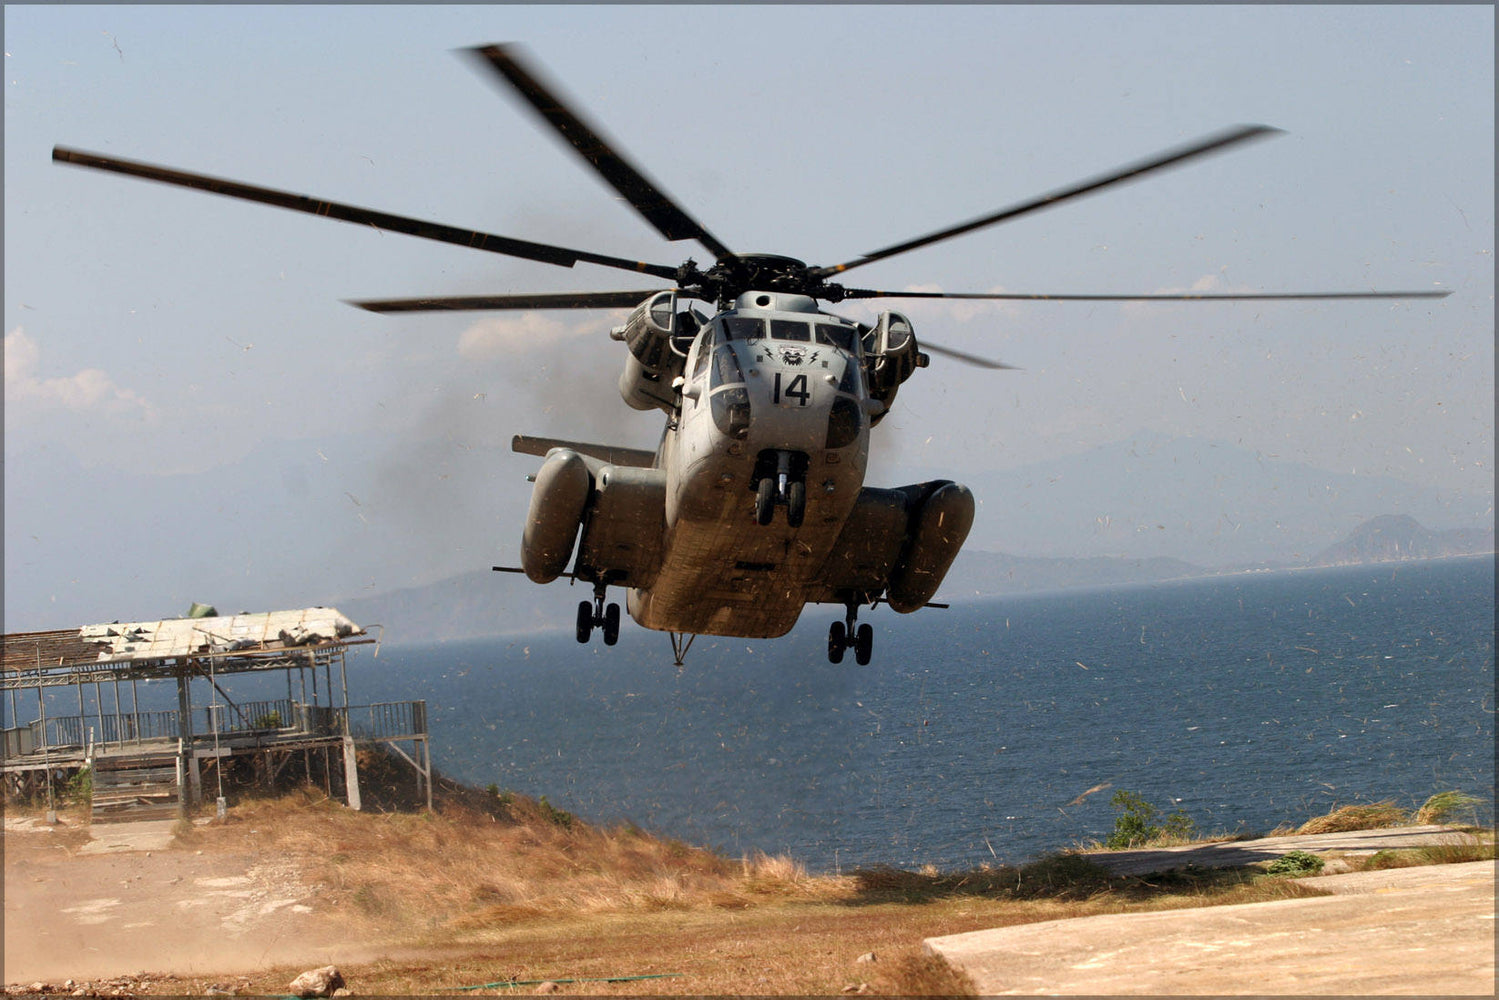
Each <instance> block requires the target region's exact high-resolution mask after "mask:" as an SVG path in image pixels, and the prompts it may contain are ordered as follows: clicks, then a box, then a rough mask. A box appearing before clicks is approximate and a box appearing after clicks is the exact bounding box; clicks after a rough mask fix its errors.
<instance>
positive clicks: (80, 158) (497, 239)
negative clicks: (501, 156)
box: [52, 146, 677, 279]
mask: <svg viewBox="0 0 1499 1000" xmlns="http://www.w3.org/2000/svg"><path fill="white" fill-rule="evenodd" d="M52 159H54V160H56V161H57V162H59V163H71V164H73V165H74V166H79V167H90V168H92V169H94V170H108V171H112V172H113V173H117V174H125V175H127V176H130V177H139V178H142V179H144V180H148V181H159V182H160V183H163V184H175V185H177V186H178V187H185V188H192V189H194V190H197V191H206V192H208V193H209V194H219V195H224V196H225V197H227V198H238V199H241V200H243V201H253V202H258V203H260V204H262V205H272V206H274V207H276V208H285V209H290V210H291V211H293V212H304V213H306V214H308V215H321V216H325V217H327V218H330V219H338V220H339V221H340V222H352V223H356V224H358V225H364V226H373V227H374V228H376V229H380V230H389V231H391V232H396V233H405V234H406V235H408V236H419V237H421V238H422V239H428V240H436V241H437V242H439V243H451V244H454V245H456V246H461V247H472V248H473V249H475V250H486V251H488V252H490V253H497V254H503V255H505V256H507V257H520V258H523V259H525V260H537V261H541V262H542V263H544V264H556V265H557V266H559V267H572V266H573V265H574V264H576V263H577V262H579V261H583V262H585V263H588V264H599V265H602V266H604V267H613V268H619V269H620V270H625V271H636V272H640V273H642V274H652V275H655V276H656V277H658V278H667V279H675V278H676V276H677V269H676V268H674V267H668V266H666V265H665V264H647V263H644V262H642V261H634V260H625V259H624V258H622V257H610V256H607V255H605V254H597V253H591V252H589V251H587V250H569V249H567V248H566V247H559V246H552V245H550V244H547V243H532V242H530V241H529V240H517V239H513V238H511V237H508V236H496V235H494V234H493V233H481V232H475V231H473V230H468V229H459V228H457V227H456V226H447V225H443V224H442V223H438V222H426V221H423V220H421V219H412V218H407V217H406V216H403V215H392V214H390V213H388V212H377V211H375V210H374V209H369V208H360V207H358V206H356V205H343V204H340V203H338V202H336V201H322V200H320V199H317V198H310V197H308V196H307V195H303V194H292V193H290V192H286V191H277V190H274V189H272V188H264V187H257V186H255V185H252V184H243V183H240V182H239V181H231V180H225V179H224V178H221V177H210V176H208V175H207V174H195V173H189V172H188V171H185V170H173V169H171V168H169V167H161V166H157V165H155V164H151V163H142V162H140V161H138V160H126V159H123V158H121V157H117V156H105V155H103V154H102V153H89V152H85V151H83V150H79V149H68V148H67V147H65V146H54V147H53V148H52Z"/></svg>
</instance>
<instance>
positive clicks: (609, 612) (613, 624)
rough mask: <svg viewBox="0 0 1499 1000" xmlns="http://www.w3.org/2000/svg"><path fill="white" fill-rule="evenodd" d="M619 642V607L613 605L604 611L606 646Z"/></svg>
mask: <svg viewBox="0 0 1499 1000" xmlns="http://www.w3.org/2000/svg"><path fill="white" fill-rule="evenodd" d="M616 642H619V605H618V604H611V605H609V607H608V608H606V609H605V610H604V645H606V646H612V645H614V644H615V643H616Z"/></svg>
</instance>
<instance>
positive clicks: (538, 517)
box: [52, 45, 1447, 664]
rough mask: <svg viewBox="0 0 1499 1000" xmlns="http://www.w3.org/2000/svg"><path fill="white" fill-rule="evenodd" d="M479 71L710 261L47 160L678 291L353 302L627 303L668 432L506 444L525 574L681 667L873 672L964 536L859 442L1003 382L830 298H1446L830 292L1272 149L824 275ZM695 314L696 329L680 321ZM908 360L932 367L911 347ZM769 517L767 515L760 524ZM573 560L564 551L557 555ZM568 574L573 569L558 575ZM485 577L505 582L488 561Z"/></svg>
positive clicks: (956, 512) (536, 87)
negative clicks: (953, 375) (812, 612)
mask: <svg viewBox="0 0 1499 1000" xmlns="http://www.w3.org/2000/svg"><path fill="white" fill-rule="evenodd" d="M468 54H469V55H471V56H472V57H473V58H474V60H475V61H476V63H477V64H478V65H479V67H480V68H481V71H482V72H484V73H485V74H488V75H491V76H492V77H493V78H494V79H495V80H496V81H498V82H499V83H501V84H502V85H503V86H504V87H505V88H507V89H509V90H510V91H512V92H513V93H514V94H516V95H518V96H519V97H520V98H521V99H522V100H523V102H524V103H525V104H526V105H529V106H530V108H531V109H533V110H534V111H535V113H536V114H537V115H538V116H539V117H540V119H541V120H542V121H543V122H545V123H546V124H547V125H549V126H550V127H551V128H552V129H554V130H555V131H556V132H557V133H558V135H560V136H561V137H562V139H564V140H565V141H566V142H567V143H568V144H569V145H570V146H571V147H572V148H573V150H574V151H575V152H576V153H577V154H578V155H579V156H580V157H581V158H582V159H583V160H584V162H586V163H587V164H588V165H589V166H591V167H592V168H593V169H594V170H595V171H596V172H597V173H598V174H599V176H600V177H602V178H603V179H604V181H606V182H607V183H608V184H609V185H611V186H612V187H613V188H614V189H615V190H616V191H617V192H619V194H620V195H622V196H623V197H624V199H625V200H626V201H627V202H628V203H629V204H630V205H632V206H633V207H634V208H635V210H636V211H637V212H639V214H640V215H641V216H642V217H643V218H644V219H645V220H646V221H647V222H649V223H650V224H651V225H652V226H654V227H655V229H656V230H657V232H659V233H660V234H661V235H662V236H664V237H665V238H666V239H668V240H672V241H675V240H687V239H690V240H695V241H696V242H697V243H698V244H699V245H701V246H702V247H704V248H706V250H707V251H708V252H709V253H711V254H712V255H713V263H712V264H711V265H710V266H709V267H707V268H706V269H702V268H700V267H699V266H698V264H697V263H696V262H694V261H693V260H691V259H688V260H687V261H686V262H685V263H683V264H681V265H678V266H670V265H662V264H651V263H645V262H641V261H632V260H627V259H623V258H619V257H612V256H608V255H605V254H599V253H594V252H591V251H586V250H573V249H568V248H565V247H560V246H554V245H550V244H544V243H533V242H530V241H527V240H521V239H515V238H512V237H506V236H498V235H494V234H490V233H481V232H474V231H470V230H466V229H460V228H457V227H453V226H447V225H442V224H438V223H433V222H426V221H423V220H420V219H412V218H407V217H403V216H397V215H391V214H389V213H385V212H378V211H374V210H371V209H365V208H358V207H355V206H352V205H344V204H339V203H337V202H330V201H324V200H321V199H314V198H309V197H306V196H303V195H296V194H290V193H287V192H282V191H275V190H271V189H268V188H261V187H255V186H252V185H248V184H242V183H239V182H236V181H230V180H224V179H220V178H215V177H209V176H206V175H202V174H194V173H187V172H183V171H178V170H172V169H169V168H165V167H160V166H155V165H152V164H148V163H141V162H137V161H132V160H125V159H120V158H117V157H112V156H104V155H100V154H96V153H87V152H83V151H79V150H73V149H67V148H64V147H56V148H54V149H53V151H52V158H53V159H54V160H57V161H60V162H64V163H71V164H75V165H78V166H83V167H91V168H95V169H99V170H108V171H113V172H116V173H122V174H127V175H130V176H134V177H139V178H144V179H147V180H154V181H160V182H163V183H167V184H175V185H180V186H182V187H188V188H195V189H197V190H200V191H207V192H211V193H214V194H220V195H225V196H228V197H232V198H240V199H245V200H249V201H255V202H260V203H262V204H267V205H273V206H278V207H281V208H287V209H292V210H294V211H299V212H306V213H310V214H314V215H322V216H327V217H329V218H333V219H339V220H341V221H345V222H353V223H357V224H359V225H364V226H373V227H375V228H376V229H381V230H390V231H393V232H400V233H406V234H409V235H412V236H419V237H423V238H426V239H431V240H437V241H440V242H444V243H453V244H457V245H460V246H467V247H473V248H474V249H478V250H485V251H488V252H490V253H498V254H502V255H505V256H510V257H519V258H523V259H527V260H535V261H540V262H543V263H547V264H554V265H558V266H562V267H572V266H573V265H574V264H577V263H579V262H583V263H589V264H596V265H600V266H603V267H609V268H615V269H619V270H625V271H632V272H636V273H640V274H647V275H651V276H652V277H655V278H659V279H662V280H664V281H668V282H671V283H672V285H671V286H670V287H666V288H652V289H638V290H629V291H604V292H576V293H561V294H557V293H547V294H518V295H481V296H461V297H426V298H406V299H381V300H363V301H355V302H352V303H351V304H353V305H356V306H359V307H360V308H363V309H368V310H370V311H372V312H377V313H397V312H422V311H446V310H492V309H523V310H538V309H622V308H629V307H633V311H632V312H631V313H630V314H629V317H628V318H627V319H626V321H625V322H624V323H623V325H621V326H618V327H615V328H614V329H612V330H611V331H610V336H611V337H612V338H613V339H615V340H618V341H622V342H623V343H624V344H625V347H626V348H627V351H628V353H627V354H626V357H625V361H624V371H623V373H622V374H621V375H620V379H619V389H620V394H621V395H622V396H623V397H624V401H625V402H626V403H627V404H628V405H629V406H631V407H633V408H635V409H637V410H651V409H659V410H661V411H663V412H664V413H665V415H666V426H665V430H664V431H663V434H662V437H661V442H660V445H659V446H658V447H657V449H656V450H655V451H654V452H649V451H644V450H639V449H633V448H620V447H614V446H610V445H603V444H590V443H584V442H574V441H561V440H556V439H551V438H533V437H526V436H517V437H516V438H515V439H514V441H513V443H512V447H513V449H514V450H515V451H517V452H522V453H525V454H532V455H537V456H541V457H543V459H544V461H543V462H542V465H541V467H540V469H539V470H538V471H537V472H536V474H535V476H534V477H533V479H534V482H535V486H534V488H533V490H532V494H531V503H530V510H529V512H528V515H527V519H526V527H525V531H524V534H523V537H522V540H521V571H523V572H524V573H525V574H526V575H527V576H528V577H530V578H531V579H532V580H533V581H535V582H536V583H542V584H544V583H549V582H551V581H553V580H556V579H557V578H559V577H562V576H568V577H570V578H571V579H572V580H574V581H578V582H582V583H585V584H590V585H592V587H593V600H592V601H583V602H581V603H580V604H579V605H578V612H577V622H576V625H577V638H578V641H579V642H587V641H589V638H590V637H591V635H592V633H593V630H594V629H595V628H602V631H603V638H604V642H605V643H606V644H608V645H613V644H614V643H615V642H616V641H617V640H618V638H619V625H620V608H619V605H618V604H615V603H608V604H606V593H607V589H608V588H609V587H611V586H614V587H624V588H626V590H627V599H626V605H627V608H628V610H629V614H630V616H631V617H632V618H633V619H635V621H636V622H638V623H640V624H641V625H643V626H645V627H646V628H650V629H656V630H659V631H665V632H668V633H670V635H671V641H672V649H673V652H674V653H675V656H676V662H677V663H678V664H680V663H681V662H682V657H683V655H685V653H686V651H687V648H688V647H689V646H690V645H691V643H692V640H693V639H694V638H695V637H696V636H698V635H705V634H706V635H721V636H742V637H748V638H772V637H776V636H781V635H784V634H786V633H787V632H788V631H790V629H791V627H792V626H793V625H795V624H796V621H797V619H798V617H799V616H800V615H801V612H802V609H803V607H804V606H805V605H807V604H816V603H829V604H840V605H842V606H843V607H844V609H845V616H844V618H843V620H835V621H834V622H833V623H832V625H831V627H830V629H829V632H828V646H827V648H828V658H829V659H830V660H831V661H832V662H834V663H838V662H841V661H842V659H843V657H844V654H845V652H846V651H847V650H848V649H850V648H852V649H853V651H854V656H855V659H856V660H857V662H858V663H860V664H867V663H868V662H869V660H870V656H871V650H872V648H873V641H874V638H873V630H872V629H871V627H870V626H869V625H868V624H867V623H864V624H859V623H858V622H857V615H858V611H859V609H860V608H862V607H865V606H870V607H874V606H877V605H878V604H880V603H885V604H888V605H890V607H891V608H893V609H894V610H895V611H897V612H902V613H908V612H912V611H916V610H918V609H920V608H923V607H926V606H929V604H930V602H931V600H932V598H933V596H934V595H935V594H936V592H937V588H938V587H939V586H940V585H941V583H942V580H943V577H944V576H945V575H946V573H947V570H948V568H949V567H950V566H951V565H952V562H953V560H954V558H956V556H957V554H958V550H959V549H960V548H961V546H962V544H963V542H964V540H965V539H966V538H967V535H968V530H969V527H970V526H971V524H972V521H973V515H974V500H973V495H972V493H970V492H969V490H968V489H967V488H966V487H964V486H961V485H959V484H957V483H953V482H949V481H946V480H941V481H936V482H927V483H918V484H913V485H908V486H899V487H895V488H879V487H872V486H866V485H864V474H865V469H866V467H867V463H868V458H869V447H870V428H871V427H873V426H874V425H875V424H877V423H879V421H880V420H881V418H882V417H884V415H885V414H887V413H888V412H889V411H890V408H891V406H892V404H893V403H894V401H895V396H896V391H897V390H898V389H899V387H900V386H901V384H902V383H903V382H905V380H906V379H908V378H910V377H911V375H912V374H913V373H914V372H915V371H916V369H918V368H925V367H927V364H928V361H929V357H928V354H927V353H926V352H928V351H929V352H932V353H935V354H940V355H946V356H948V357H951V358H954V359H956V360H958V361H962V362H966V363H972V364H979V365H982V366H985V367H989V368H1008V367H1010V366H1008V365H1004V364H1002V363H1000V362H997V361H989V360H985V359H983V358H978V357H975V356H973V355H970V354H965V353H963V352H959V351H954V350H951V349H948V348H941V347H938V346H936V345H934V344H931V343H926V344H924V345H920V346H919V345H918V343H917V340H916V336H915V333H914V330H913V328H912V325H911V322H910V321H909V320H908V319H907V318H906V317H905V316H903V315H901V314H899V313H895V312H885V313H882V314H880V315H879V317H878V319H877V320H876V322H875V323H874V324H873V325H869V324H864V323H859V322H855V321H852V320H849V319H845V318H843V317H841V316H837V315H834V314H832V313H829V312H825V311H823V310H822V309H821V308H820V307H819V302H829V303H837V302H841V301H844V300H847V299H873V298H911V299H923V298H927V299H929V298H946V299H1011V300H1016V299H1019V300H1027V299H1029V300H1089V301H1130V300H1134V301H1140V300H1186V301H1205V300H1212V299H1219V300H1225V299H1230V300H1231V299H1238V300H1244V299H1261V300H1263V299H1373V298H1438V297H1441V296H1444V295H1446V294H1447V292H1445V291H1419V292H1370V291H1364V292H1290V293H1260V294H1176V295H1173V294H1156V295H1117V294H1105V295H1054V294H1020V293H972V294H968V293H943V292H899V291H879V290H875V289H866V288H848V287H845V286H843V285H840V284H835V283H834V282H832V281H831V280H830V279H832V278H834V277H837V276H839V275H842V274H843V273H845V272H847V271H850V270H853V269H854V268H856V267H860V266H863V265H865V264H869V263H872V262H874V261H878V260H884V259H885V258H888V257H894V256H896V255H897V254H902V253H906V252H909V251H912V250H916V249H918V248H921V247H926V246H930V245H931V244H934V243H937V242H940V241H942V240H946V239H950V238H952V237H956V236H961V235H963V234H966V233H970V232H973V231H975V230H978V229H982V228H985V227H988V226H993V225H997V224H999V223H1001V222H1006V221H1009V220H1011V219H1015V218H1018V217H1020V216H1024V215H1027V214H1030V213H1032V212H1036V211H1039V210H1041V209H1045V208H1051V207H1054V206H1056V205H1059V204H1062V203H1063V202H1066V201H1068V200H1070V199H1072V198H1077V197H1081V196H1084V195H1088V194H1092V193H1094V192H1097V191H1100V190H1102V189H1104V188H1107V187H1109V186H1111V185H1114V184H1120V183H1124V182H1127V181H1132V180H1136V179H1138V178H1140V177H1143V176H1145V175H1147V174H1151V173H1153V172H1156V171H1160V170H1164V169H1167V168H1171V167H1176V166H1180V165H1182V164H1184V163H1186V162H1188V161H1190V160H1193V159H1195V158H1197V157H1202V156H1205V155H1208V154H1212V153H1217V152H1221V151H1224V150H1226V149H1229V148H1230V147H1234V146H1238V145H1240V144H1243V143H1246V142H1249V141H1252V140H1255V139H1259V138H1263V137H1266V136H1269V135H1272V134H1276V133H1278V131H1279V130H1277V129H1274V128H1270V127H1268V126H1264V125H1241V126H1235V127H1232V128H1228V129H1225V130H1223V131H1220V132H1217V133H1214V134H1212V135H1209V136H1206V137H1204V138H1202V139H1200V140H1197V141H1195V142H1192V143H1189V144H1186V145H1183V146H1179V147H1175V148H1173V149H1170V150H1166V151H1164V152H1162V153H1159V154H1157V155H1155V156H1153V157H1150V158H1148V159H1144V160H1140V161H1137V162H1134V163H1131V164H1128V165H1126V166H1124V167H1121V168H1119V169H1117V170H1113V171H1110V172H1108V173H1105V174H1102V175H1098V176H1095V177H1091V178H1089V179H1087V180H1083V181H1080V182H1078V183H1076V184H1072V185H1069V186H1067V187H1063V188H1060V189H1058V190H1055V191H1051V192H1049V193H1047V194H1044V195H1041V196H1039V197H1035V198H1031V199H1029V200H1027V201H1022V202H1018V203H1016V204H1013V205H1010V206H1008V207H1006V208H1002V209H1000V210H998V211H995V212H992V213H989V214H987V215H983V216H980V217H978V218H975V219H971V220H969V221H967V222H963V223H961V224H959V225H955V226H950V227H948V228H945V229H940V230H937V231H935V232H932V233H928V234H926V235H924V236H919V237H917V238H915V239H910V240H905V241H903V242H900V243H896V244H893V245H891V246H888V247H885V248H883V249H880V250H875V251H873V252H870V253H866V254H863V255H861V256H859V257H855V258H853V259H852V260H849V261H846V262H844V263H841V264H836V265H832V266H809V265H808V264H806V263H804V262H802V261H800V260H797V259H794V258H792V257H787V256H781V255H779V254H771V253H736V252H734V251H733V250H730V249H729V247H728V246H727V245H726V244H724V243H723V242H722V241H720V240H719V239H718V238H717V237H716V236H714V235H713V234H712V233H710V232H709V231H708V230H707V229H706V228H704V227H703V226H702V225H701V224H700V223H698V222H697V221H696V220H695V219H693V218H692V217H691V216H690V215H688V213H687V212H686V211H684V210H683V209H682V208H681V207H680V206H678V204H677V203H676V202H675V201H673V200H672V199H671V198H670V197H669V196H668V195H667V194H666V193H665V192H664V191H662V190H661V188H659V187H658V186H657V185H656V184H655V183H653V182H652V181H650V180H649V179H647V177H646V176H645V175H644V174H643V173H642V172H641V171H640V170H638V169H637V168H636V167H635V166H633V165H632V164H631V163H630V161H629V160H628V159H626V158H625V156H624V155H623V154H621V153H620V152H619V151H618V149H616V148H615V146H614V145H613V144H611V143H610V142H608V141H607V140H606V139H604V138H603V137H602V136H601V135H600V133H599V131H598V130H597V129H595V128H594V127H593V126H591V125H589V124H588V123H586V122H585V120H584V119H583V118H582V117H581V116H580V115H579V114H578V112H577V111H576V110H574V108H573V107H572V106H571V105H570V104H569V103H568V102H566V101H564V100H563V99H562V98H561V97H560V96H558V92H557V90H556V88H555V87H554V86H551V85H549V84H548V83H546V82H544V81H543V79H542V78H541V76H540V75H539V73H538V71H537V70H536V69H535V68H534V67H533V66H531V65H529V64H528V61H527V60H526V58H525V57H524V56H523V55H522V53H521V52H520V51H519V50H518V48H517V47H516V46H514V45H489V46H484V47H481V48H476V49H472V50H468ZM684 300H697V301H700V302H704V303H707V304H709V306H710V307H711V315H710V314H705V313H704V312H702V311H700V310H698V309H697V308H691V307H688V308H683V302H684ZM922 346H924V347H925V349H926V350H925V351H923V350H922V349H921V347H922ZM778 512H783V513H782V516H779V517H778V516H777V514H778ZM574 550H576V553H577V554H576V558H574V554H573V553H574ZM569 563H571V564H572V568H571V569H570V570H569V568H568V565H569ZM495 568H496V569H501V568H505V567H495Z"/></svg>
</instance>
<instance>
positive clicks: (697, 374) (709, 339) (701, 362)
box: [692, 323, 721, 379]
mask: <svg viewBox="0 0 1499 1000" xmlns="http://www.w3.org/2000/svg"><path fill="white" fill-rule="evenodd" d="M719 332H720V331H719V327H718V324H717V323H714V324H713V325H712V326H710V327H708V329H706V330H704V331H703V335H702V337H701V338H699V340H698V345H697V359H696V360H695V361H693V363H692V377H693V378H694V379H698V378H701V377H702V374H703V372H705V371H707V370H708V355H710V354H712V353H713V345H714V344H715V343H717V342H718V340H719V339H721V338H720V337H718V336H715V335H716V334H718V333H719Z"/></svg>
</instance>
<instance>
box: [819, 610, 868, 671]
mask: <svg viewBox="0 0 1499 1000" xmlns="http://www.w3.org/2000/svg"><path fill="white" fill-rule="evenodd" d="M846 607H847V608H848V617H847V619H846V620H845V621H841V622H834V623H833V624H832V626H831V627H829V628H828V662H829V663H842V662H843V654H844V652H845V651H847V650H848V648H849V647H850V646H852V647H853V650H854V662H855V663H857V664H859V666H861V667H865V666H868V665H869V660H870V657H871V656H873V655H874V629H873V628H872V627H870V625H869V623H868V622H865V623H864V624H863V625H858V626H855V624H854V620H855V619H856V618H857V617H858V614H859V605H858V604H856V603H854V602H853V601H849V602H848V604H847V605H846Z"/></svg>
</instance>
